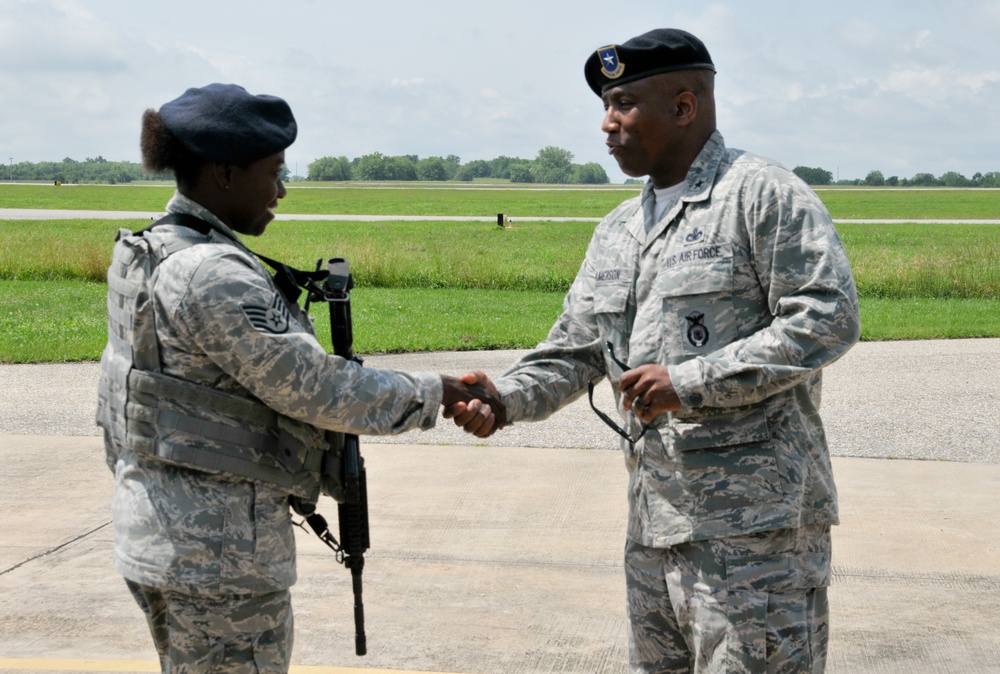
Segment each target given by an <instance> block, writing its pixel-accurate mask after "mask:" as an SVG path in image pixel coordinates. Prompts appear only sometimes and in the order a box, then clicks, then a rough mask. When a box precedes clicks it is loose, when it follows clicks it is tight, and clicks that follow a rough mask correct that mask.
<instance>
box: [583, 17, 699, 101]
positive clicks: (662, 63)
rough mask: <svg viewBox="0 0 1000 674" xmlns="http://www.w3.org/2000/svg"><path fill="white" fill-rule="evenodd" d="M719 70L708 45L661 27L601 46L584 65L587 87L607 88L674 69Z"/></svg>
mask: <svg viewBox="0 0 1000 674" xmlns="http://www.w3.org/2000/svg"><path fill="white" fill-rule="evenodd" d="M692 69H707V70H712V71H714V70H715V64H713V63H712V57H711V56H709V55H708V49H707V48H706V47H705V44H704V43H703V42H702V41H701V40H699V39H698V38H696V37H695V36H694V35H692V34H691V33H688V32H687V31H683V30H679V29H677V28H657V29H656V30H651V31H649V32H648V33H643V34H642V35H640V36H638V37H634V38H632V39H631V40H629V41H627V42H624V43H622V44H619V45H615V44H611V45H608V46H607V47H601V48H600V49H598V50H597V51H596V52H594V53H593V54H591V55H590V58H588V59H587V63H586V64H585V65H584V66H583V74H584V75H585V76H586V77H587V84H589V85H590V88H591V89H593V90H594V93H595V94H597V95H598V96H600V95H601V94H602V93H603V92H604V90H605V89H607V88H608V87H612V86H617V85H619V84H625V83H626V82H634V81H635V80H641V79H643V78H644V77H649V76H650V75H658V74H660V73H667V72H671V71H673V70H692Z"/></svg>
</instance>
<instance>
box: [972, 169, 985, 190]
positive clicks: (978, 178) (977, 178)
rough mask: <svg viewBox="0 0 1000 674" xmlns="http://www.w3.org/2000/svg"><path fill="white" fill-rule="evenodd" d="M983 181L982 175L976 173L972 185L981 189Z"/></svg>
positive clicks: (973, 175)
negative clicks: (980, 185)
mask: <svg viewBox="0 0 1000 674" xmlns="http://www.w3.org/2000/svg"><path fill="white" fill-rule="evenodd" d="M982 179H983V174H982V173H979V172H978V171H976V172H975V173H973V174H972V184H973V185H975V186H976V187H979V183H980V181H982Z"/></svg>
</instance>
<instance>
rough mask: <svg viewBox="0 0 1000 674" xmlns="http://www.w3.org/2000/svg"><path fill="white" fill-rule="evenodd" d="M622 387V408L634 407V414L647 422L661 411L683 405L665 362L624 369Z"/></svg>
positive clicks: (672, 409) (668, 410) (671, 409)
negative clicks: (663, 363)
mask: <svg viewBox="0 0 1000 674" xmlns="http://www.w3.org/2000/svg"><path fill="white" fill-rule="evenodd" d="M621 390H622V404H623V405H624V407H625V410H626V411H627V410H631V409H633V407H634V410H633V411H634V412H635V416H636V417H638V418H639V420H640V421H643V422H645V423H647V424H648V423H650V422H651V421H652V420H653V419H655V418H656V417H657V416H659V415H660V414H663V413H665V412H676V411H677V410H679V409H681V407H682V405H681V399H680V398H678V397H677V392H676V391H674V385H673V384H672V383H671V382H670V373H669V372H668V371H667V366H666V365H653V364H647V365H640V366H638V367H634V368H632V369H631V370H626V371H625V372H624V373H623V374H622V378H621Z"/></svg>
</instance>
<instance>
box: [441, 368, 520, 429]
mask: <svg viewBox="0 0 1000 674" xmlns="http://www.w3.org/2000/svg"><path fill="white" fill-rule="evenodd" d="M441 383H442V384H443V386H444V396H443V397H442V399H441V404H442V405H444V411H443V414H444V418H445V419H454V420H455V425H456V426H460V427H462V428H463V429H465V432H467V433H472V434H473V435H475V436H476V437H479V438H487V437H489V436H491V435H493V433H494V432H496V431H497V430H499V429H501V428H503V427H504V426H506V425H507V408H506V407H504V404H503V403H502V402H501V401H500V394H499V393H498V392H497V389H496V386H494V385H493V382H492V381H490V378H489V377H487V376H486V374H485V373H484V372H467V373H465V374H463V375H462V376H461V377H452V376H450V375H441Z"/></svg>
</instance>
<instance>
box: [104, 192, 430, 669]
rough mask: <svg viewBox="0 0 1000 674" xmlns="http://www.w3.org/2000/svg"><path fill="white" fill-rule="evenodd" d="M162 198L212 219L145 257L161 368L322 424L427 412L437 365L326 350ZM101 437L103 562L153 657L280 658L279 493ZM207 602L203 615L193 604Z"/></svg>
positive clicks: (340, 427)
mask: <svg viewBox="0 0 1000 674" xmlns="http://www.w3.org/2000/svg"><path fill="white" fill-rule="evenodd" d="M167 210H168V211H169V212H172V213H185V214H189V215H194V216H196V217H198V218H201V219H202V220H206V221H209V222H211V223H212V224H213V225H214V226H215V227H216V228H217V229H218V230H221V232H219V231H212V232H211V233H210V234H209V235H208V236H207V237H204V242H202V243H199V244H197V245H193V246H190V247H187V248H183V249H182V250H179V251H178V252H175V253H173V254H171V255H170V256H169V257H167V258H166V259H165V260H164V261H163V262H162V263H161V264H160V266H159V269H158V275H157V276H156V277H155V282H154V286H153V303H154V308H155V318H156V337H157V342H158V345H159V349H160V361H161V362H160V364H161V369H162V372H163V374H166V375H170V376H173V377H176V378H180V379H183V380H186V381H190V382H195V383H198V384H202V385H204V386H208V387H213V388H214V389H217V390H222V391H226V392H228V393H232V394H236V395H239V396H245V397H247V398H250V399H255V400H259V401H262V402H264V403H265V404H266V405H267V406H268V407H270V408H272V409H274V410H275V411H277V412H279V413H280V414H283V415H287V416H289V417H292V418H295V419H298V420H301V421H303V422H306V423H308V424H312V425H314V426H316V427H318V428H322V429H329V430H334V431H342V432H350V433H357V434H389V433H400V432H403V431H407V430H411V429H414V428H422V429H426V428H430V427H432V426H433V425H434V424H435V422H436V419H437V414H438V408H439V406H440V404H441V397H442V385H441V379H440V376H439V375H437V374H432V373H419V374H405V373H397V372H388V371H380V370H375V369H369V368H362V367H360V366H359V365H358V364H356V363H351V362H348V361H345V360H344V359H342V358H339V357H335V356H331V355H329V354H328V353H327V352H326V351H325V350H324V348H323V347H322V346H321V345H320V344H319V342H318V341H317V340H316V338H315V337H314V336H313V333H312V325H311V323H310V322H309V319H308V317H307V316H305V315H304V314H303V313H301V312H300V311H299V309H298V307H295V306H287V305H286V304H285V303H284V300H283V299H282V298H281V296H280V294H279V292H278V290H277V288H276V287H275V285H274V283H273V281H272V279H271V277H270V275H269V274H268V273H267V272H266V270H265V269H264V268H263V267H262V266H261V264H260V262H258V261H257V259H256V258H255V257H254V256H253V255H252V254H251V253H250V252H249V251H248V250H247V249H246V248H245V247H244V246H243V245H242V243H240V242H239V240H238V239H237V237H236V236H235V234H233V233H232V231H231V230H230V229H229V228H228V227H226V226H225V225H224V224H223V223H222V222H221V221H220V220H218V218H216V217H215V216H214V215H212V214H211V213H210V212H208V211H207V210H206V209H204V208H202V207H201V206H199V205H198V204H196V203H194V202H193V201H191V200H190V199H187V198H186V197H184V196H183V195H181V194H179V193H178V194H175V196H174V198H173V199H172V200H171V202H170V203H169V204H168V206H167ZM181 234H183V235H184V236H191V235H192V232H191V230H189V229H186V228H183V227H178V226H176V225H164V226H159V227H157V228H155V229H154V230H153V235H154V236H155V237H166V239H169V238H170V237H171V236H179V235H181ZM157 240H161V239H157ZM268 309H271V311H270V312H268V311H267V310H268ZM101 404H102V405H105V404H106V401H102V402H101ZM98 417H99V419H100V418H102V415H101V410H99V414H98ZM105 446H106V448H107V452H108V461H109V465H111V467H112V469H113V470H114V472H115V493H114V501H113V506H112V508H113V519H114V530H115V559H116V565H117V568H118V570H119V571H120V572H121V573H122V575H124V576H125V578H126V579H127V581H128V585H129V587H130V589H131V590H132V592H133V594H134V595H135V596H136V599H137V601H138V602H139V604H140V606H141V607H143V609H144V611H145V613H146V614H147V619H148V620H149V622H150V628H151V631H152V633H153V637H154V640H155V641H156V644H157V649H158V651H159V653H160V656H161V659H163V660H164V662H165V669H166V664H169V665H172V667H173V669H174V671H197V670H198V669H199V668H202V669H204V667H203V665H205V663H207V662H212V661H214V660H218V659H219V658H223V656H222V655H221V654H222V653H225V656H224V658H223V659H224V660H225V661H226V662H227V663H229V664H231V665H238V664H239V663H240V662H243V664H245V665H246V666H247V667H249V668H251V669H252V668H253V667H254V666H258V667H260V668H264V669H275V670H284V669H287V667H288V658H289V657H290V652H291V641H292V631H291V624H292V623H291V620H292V619H291V604H290V600H289V594H288V588H289V587H290V586H291V585H292V584H293V583H294V582H295V540H294V537H293V532H292V523H291V516H290V513H289V507H288V494H287V493H286V492H284V491H281V490H279V489H276V488H271V487H269V486H267V485H264V484H259V483H256V484H255V483H253V482H248V481H241V480H233V479H226V478H222V477H216V476H212V475H209V474H207V473H204V472H199V471H194V470H189V469H186V468H182V467H178V466H174V465H167V464H163V463H160V462H157V461H155V460H150V459H147V458H144V457H140V456H138V455H137V454H135V453H132V452H129V451H121V448H120V447H116V446H115V445H114V444H113V443H112V442H110V440H109V434H108V432H107V428H105ZM209 610H211V611H213V612H214V615H211V616H210V615H202V614H203V613H204V611H209ZM185 616H187V617H185ZM188 618H190V619H188ZM167 626H169V629H168V628H167ZM249 643H252V647H248V646H247V644H249ZM206 649H209V650H210V651H211V652H209V651H207V650H206ZM241 658H242V660H241ZM247 658H251V659H249V660H247ZM254 660H256V664H254ZM244 661H245V662H244ZM199 663H201V664H199ZM267 663H270V665H268V666H265V665H266V664H267Z"/></svg>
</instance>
